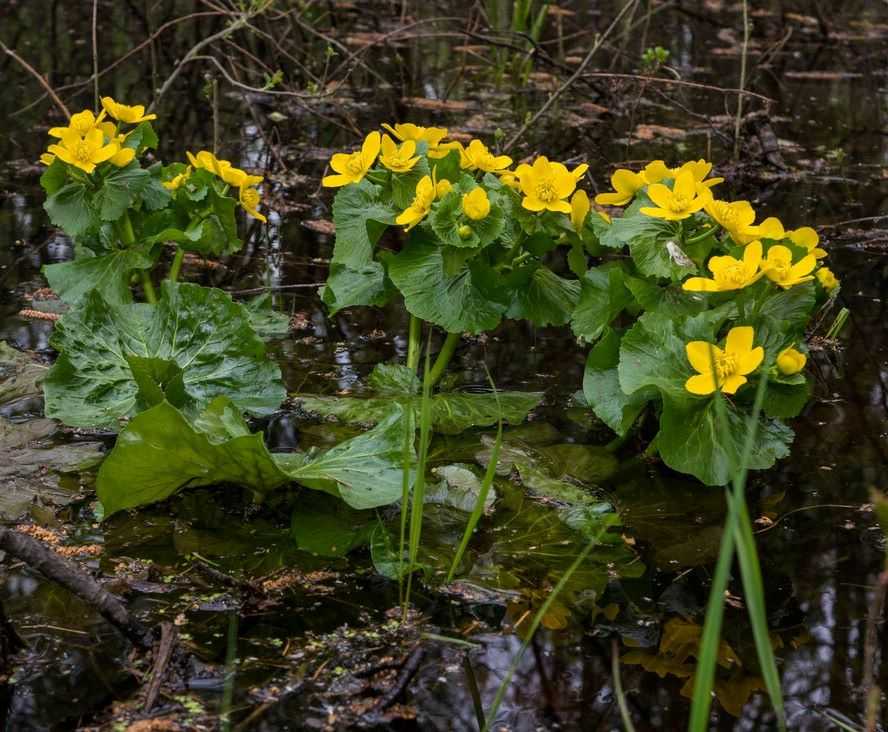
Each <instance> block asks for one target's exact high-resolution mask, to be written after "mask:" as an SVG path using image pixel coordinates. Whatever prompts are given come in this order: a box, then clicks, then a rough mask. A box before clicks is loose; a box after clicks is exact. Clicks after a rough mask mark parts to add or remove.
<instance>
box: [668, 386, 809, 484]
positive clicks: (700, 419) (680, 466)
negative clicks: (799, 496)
mask: <svg viewBox="0 0 888 732" xmlns="http://www.w3.org/2000/svg"><path fill="white" fill-rule="evenodd" d="M725 412H726V414H727V423H728V427H729V428H728V431H727V432H724V431H723V430H722V429H721V425H720V423H719V420H718V418H717V415H716V400H715V399H714V398H713V399H690V398H684V397H679V398H673V397H671V396H664V398H663V413H662V415H661V416H660V432H659V434H658V436H657V448H658V449H659V451H660V456H661V457H662V458H663V461H664V462H665V463H666V464H667V465H668V466H669V467H670V468H672V469H673V470H680V471H681V472H683V473H689V474H691V475H693V476H695V477H696V478H699V479H700V480H701V481H703V482H704V483H706V484H707V485H725V484H726V483H728V481H729V480H730V479H731V476H732V475H733V473H734V471H735V470H736V469H737V467H738V466H739V465H740V464H741V455H742V454H743V445H744V443H745V441H746V435H747V431H748V425H747V422H748V417H747V415H745V414H743V413H742V412H739V411H737V410H736V409H735V408H734V407H733V406H731V405H730V404H725ZM792 439H793V432H792V430H791V429H790V428H789V427H787V426H786V425H784V424H782V423H781V422H778V421H776V420H768V419H761V420H760V421H759V425H758V430H757V434H756V440H755V443H754V445H753V450H752V453H751V454H750V456H749V459H748V461H747V462H746V465H747V467H748V468H749V469H750V470H764V469H765V468H770V467H771V466H772V465H773V464H774V463H775V462H776V461H777V460H779V459H781V458H784V457H786V456H787V455H789V445H790V443H791V442H792Z"/></svg>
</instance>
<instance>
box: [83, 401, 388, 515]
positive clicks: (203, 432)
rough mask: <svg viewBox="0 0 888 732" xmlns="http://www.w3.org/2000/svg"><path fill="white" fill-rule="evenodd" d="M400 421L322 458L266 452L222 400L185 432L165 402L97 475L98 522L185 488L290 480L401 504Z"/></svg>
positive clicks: (269, 485)
mask: <svg viewBox="0 0 888 732" xmlns="http://www.w3.org/2000/svg"><path fill="white" fill-rule="evenodd" d="M401 417H402V413H401V412H400V410H397V409H395V410H394V411H393V412H392V414H391V416H390V417H389V419H387V420H386V421H385V422H383V423H381V424H380V425H378V426H377V427H376V428H374V429H373V430H371V431H369V432H366V433H364V434H362V435H359V436H357V437H354V438H352V439H351V440H347V441H346V442H343V443H342V444H340V445H337V446H336V447H334V448H332V449H330V450H327V451H324V452H312V453H287V454H275V455H272V454H271V453H269V452H268V450H267V448H266V447H265V443H264V441H263V437H262V434H261V433H258V432H257V433H255V434H251V433H250V432H249V429H248V428H247V426H246V424H245V423H244V421H243V419H242V418H241V417H240V414H239V411H238V409H237V407H235V406H234V405H233V404H232V403H231V402H230V401H229V400H228V399H226V398H225V397H218V398H217V399H215V400H214V401H213V402H212V403H211V404H210V405H209V407H207V409H206V410H205V412H204V413H203V414H202V415H200V416H199V418H198V419H197V420H195V422H194V423H193V424H192V423H191V422H189V421H188V420H187V419H186V418H185V416H184V415H183V414H182V413H181V412H180V411H179V410H177V409H176V408H175V407H173V406H172V405H171V404H169V402H166V401H164V402H161V403H160V404H158V405H157V406H154V407H152V408H151V409H149V410H147V411H145V412H141V413H140V414H138V415H136V416H135V417H134V418H133V419H132V420H131V421H130V423H129V424H128V425H127V427H126V428H125V429H124V430H123V431H122V432H121V433H120V435H119V436H118V438H117V444H116V445H115V447H114V449H113V450H112V451H111V453H110V454H109V456H108V458H107V459H106V460H105V462H104V463H103V464H102V467H101V468H100V470H99V476H98V481H97V485H96V490H97V492H98V494H99V498H100V499H101V501H102V503H103V505H104V506H105V511H106V515H111V514H112V513H114V512H116V511H119V510H121V509H124V508H134V507H136V506H143V505H146V504H149V503H154V502H156V501H162V500H164V499H166V498H168V497H170V496H171V495H173V494H174V493H175V492H176V491H178V490H179V489H181V488H183V487H185V486H190V487H196V486H204V485H214V484H218V483H234V484H237V485H241V486H245V487H247V488H251V489H253V490H254V491H256V492H258V493H264V492H267V491H269V490H272V489H273V488H275V487H277V486H280V485H283V484H285V483H288V482H290V481H291V480H295V481H297V482H299V483H302V484H303V485H306V486H308V487H309V488H314V489H316V490H322V491H326V492H328V493H331V494H333V495H335V496H338V497H340V498H342V499H343V500H344V501H345V502H346V503H348V504H349V505H350V506H352V507H353V508H358V509H364V508H375V507H377V506H382V505H386V504H389V503H392V502H394V501H396V500H397V499H398V498H400V496H401V480H402V470H401V462H402V444H403V443H402V436H403V430H404V428H405V427H404V425H403V423H402V419H401Z"/></svg>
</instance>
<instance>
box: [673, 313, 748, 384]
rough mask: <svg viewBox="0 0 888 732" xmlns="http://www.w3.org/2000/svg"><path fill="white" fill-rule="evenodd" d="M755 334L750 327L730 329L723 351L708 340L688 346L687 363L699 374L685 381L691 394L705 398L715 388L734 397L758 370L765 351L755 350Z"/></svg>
mask: <svg viewBox="0 0 888 732" xmlns="http://www.w3.org/2000/svg"><path fill="white" fill-rule="evenodd" d="M754 339H755V332H754V331H753V329H752V328H751V327H750V326H748V325H741V326H738V327H736V328H731V330H730V331H729V332H728V337H727V339H726V340H725V348H724V350H722V349H721V348H719V347H718V346H716V345H713V344H712V343H707V342H706V341H691V342H690V343H688V344H687V345H686V346H685V351H686V353H687V356H688V361H690V362H691V366H693V367H694V370H695V371H697V372H698V373H697V374H695V375H694V376H691V377H690V378H689V379H688V380H687V381H686V382H685V389H687V390H688V391H689V392H691V394H697V395H699V396H706V395H707V394H712V393H713V392H714V391H716V389H718V390H720V391H723V392H724V393H725V394H734V393H736V391H737V389H739V388H740V387H741V386H743V385H744V384H745V383H746V381H747V379H746V376H747V374H751V373H752V372H753V371H755V370H756V369H757V368H758V367H759V364H761V362H762V359H763V358H764V357H765V351H764V349H763V348H762V347H761V346H756V347H755V348H753V347H752V343H753V340H754Z"/></svg>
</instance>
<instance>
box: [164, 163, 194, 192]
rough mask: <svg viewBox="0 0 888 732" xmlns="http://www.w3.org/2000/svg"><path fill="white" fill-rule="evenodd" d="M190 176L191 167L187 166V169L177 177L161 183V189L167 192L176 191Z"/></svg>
mask: <svg viewBox="0 0 888 732" xmlns="http://www.w3.org/2000/svg"><path fill="white" fill-rule="evenodd" d="M190 175H191V166H190V165H189V166H188V167H187V168H185V170H184V171H183V172H181V173H179V175H177V176H175V177H173V178H170V180H165V181H164V182H163V187H164V188H166V189H167V190H168V191H176V190H178V189H179V187H180V186H181V185H182V184H183V183H184V182H185V181H186V180H188V177H189V176H190Z"/></svg>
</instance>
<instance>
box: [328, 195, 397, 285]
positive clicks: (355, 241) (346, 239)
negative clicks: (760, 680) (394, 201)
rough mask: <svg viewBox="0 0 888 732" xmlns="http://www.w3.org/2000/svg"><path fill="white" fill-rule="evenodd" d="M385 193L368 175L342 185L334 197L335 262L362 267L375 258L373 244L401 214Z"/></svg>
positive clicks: (354, 267) (355, 267) (356, 267)
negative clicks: (368, 178)
mask: <svg viewBox="0 0 888 732" xmlns="http://www.w3.org/2000/svg"><path fill="white" fill-rule="evenodd" d="M381 194H382V189H381V188H380V187H379V186H377V185H374V184H373V183H371V182H370V181H368V180H366V179H365V180H362V181H361V182H360V183H355V184H353V185H348V186H345V187H343V188H340V189H339V192H338V193H337V194H336V198H335V199H334V200H333V223H334V224H335V226H336V242H335V244H334V247H333V263H334V264H343V265H346V266H348V267H352V268H353V269H360V268H362V267H365V266H366V265H367V264H369V263H370V262H372V261H373V247H374V246H375V245H376V242H377V241H378V240H379V237H380V236H381V235H382V232H383V231H384V230H385V228H386V226H391V225H392V224H394V223H395V217H396V216H397V215H398V212H397V211H395V209H394V208H392V206H391V205H390V204H388V203H385V202H383V201H382V197H381Z"/></svg>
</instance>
